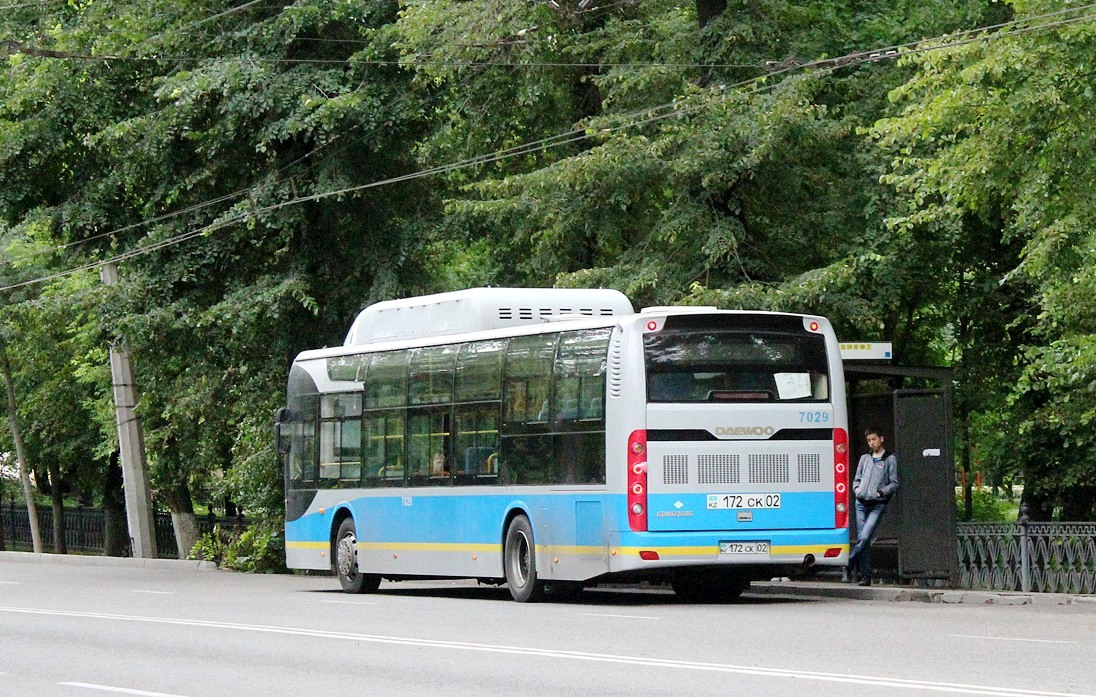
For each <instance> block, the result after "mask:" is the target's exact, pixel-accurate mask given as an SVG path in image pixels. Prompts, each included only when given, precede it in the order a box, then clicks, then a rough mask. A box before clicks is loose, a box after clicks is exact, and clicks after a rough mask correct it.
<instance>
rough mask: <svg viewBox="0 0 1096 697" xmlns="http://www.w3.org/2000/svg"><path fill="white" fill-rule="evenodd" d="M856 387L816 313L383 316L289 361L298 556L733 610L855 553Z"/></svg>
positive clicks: (490, 295) (574, 295) (488, 296)
mask: <svg viewBox="0 0 1096 697" xmlns="http://www.w3.org/2000/svg"><path fill="white" fill-rule="evenodd" d="M844 385H845V383H844V378H843V374H842V368H841V359H840V355H839V351H838V344H837V341H836V339H835V337H834V334H833V331H832V329H831V327H830V324H829V322H828V321H827V320H826V319H825V318H823V317H818V316H811V315H797V314H783V313H772V312H743V311H720V310H716V309H715V308H697V307H658V308H648V309H645V310H643V311H642V312H635V311H634V310H633V308H632V306H631V303H630V302H629V301H628V299H627V298H625V297H624V296H623V295H622V294H621V293H619V292H617V291H613V290H575V289H538V288H475V289H470V290H465V291H457V292H454V293H441V294H437V295H430V296H423V297H418V298H409V299H404V300H395V301H386V302H382V303H378V304H376V305H372V306H370V307H367V308H366V309H365V310H363V311H362V312H361V314H360V315H359V316H358V317H357V319H356V320H355V322H354V324H353V326H352V328H351V330H350V332H349V333H348V335H347V337H346V341H345V343H344V345H342V346H339V347H335V348H325V349H319V350H311V351H305V352H303V353H301V354H300V355H299V356H297V358H296V359H295V360H294V362H293V366H292V368H291V371H290V375H289V384H288V390H287V404H286V407H285V409H283V410H280V411H279V415H278V424H277V433H278V442H279V451H280V453H281V454H282V456H283V458H284V464H285V486H286V526H285V535H286V563H287V565H288V566H289V567H290V568H294V569H320V570H331V569H334V570H335V572H336V573H337V575H338V578H339V581H340V583H341V585H342V588H343V589H344V590H345V591H347V592H352V593H353V592H369V591H373V590H376V589H377V588H378V587H379V584H380V582H381V580H382V579H389V580H401V579H410V578H471V579H479V580H480V581H482V582H485V583H494V584H503V583H505V584H506V585H507V586H508V588H509V590H510V593H511V595H512V596H513V598H514V599H515V600H518V601H530V600H537V599H540V598H542V597H544V595H545V594H546V593H548V594H552V593H561V594H562V593H573V592H575V591H578V590H580V589H582V588H583V587H584V586H587V585H594V584H597V583H599V582H604V581H635V580H643V579H646V580H652V581H656V582H665V583H669V584H670V585H671V587H672V588H673V589H674V590H675V591H676V592H677V593H678V594H679V595H682V596H684V597H688V598H690V599H705V598H708V599H712V600H719V599H728V598H734V597H737V596H738V595H739V594H740V593H741V592H742V591H743V590H745V589H746V588H747V587H748V585H749V582H750V580H751V579H756V578H761V577H768V576H770V575H782V574H787V573H789V571H790V570H791V569H792V568H793V567H803V566H810V565H812V564H820V565H831V566H838V565H843V564H845V563H846V562H847V560H848V552H849V546H848V530H847V527H848V522H849V514H848V492H847V489H848V467H849V454H848V450H849V442H848V425H847V416H846V408H845V392H844Z"/></svg>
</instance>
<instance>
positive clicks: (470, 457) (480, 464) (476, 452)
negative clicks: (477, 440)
mask: <svg viewBox="0 0 1096 697" xmlns="http://www.w3.org/2000/svg"><path fill="white" fill-rule="evenodd" d="M494 453H495V449H494V448H492V447H489V446H482V445H480V446H473V447H471V448H465V450H464V470H463V471H464V474H478V473H480V472H484V471H486V469H487V458H489V457H491V455H493V454H494Z"/></svg>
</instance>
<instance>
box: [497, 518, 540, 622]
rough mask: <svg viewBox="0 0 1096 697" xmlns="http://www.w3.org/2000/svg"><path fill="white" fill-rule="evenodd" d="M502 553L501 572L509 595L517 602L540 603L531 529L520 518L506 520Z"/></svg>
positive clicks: (525, 521) (527, 522)
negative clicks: (507, 521)
mask: <svg viewBox="0 0 1096 697" xmlns="http://www.w3.org/2000/svg"><path fill="white" fill-rule="evenodd" d="M502 550H503V551H502V557H503V560H502V565H503V572H504V573H505V574H506V585H507V587H509V589H510V596H511V597H512V598H513V599H514V600H516V601H518V602H519V603H528V602H536V601H538V600H541V599H542V598H543V597H544V581H541V580H540V579H539V578H537V548H536V544H535V543H534V542H533V526H532V525H530V523H529V519H528V518H526V517H525V516H524V515H518V516H515V517H514V519H513V520H511V521H510V525H509V526H508V527H507V528H506V542H505V544H504V545H503V548H502Z"/></svg>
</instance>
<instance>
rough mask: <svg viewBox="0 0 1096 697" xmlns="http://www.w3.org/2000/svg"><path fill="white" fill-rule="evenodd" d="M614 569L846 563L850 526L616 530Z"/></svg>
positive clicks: (611, 550)
mask: <svg viewBox="0 0 1096 697" xmlns="http://www.w3.org/2000/svg"><path fill="white" fill-rule="evenodd" d="M610 540H611V541H610V546H609V567H610V572H631V571H642V570H645V569H646V570H655V569H660V568H664V569H669V568H678V567H690V566H691V567H696V566H736V565H741V566H788V567H797V566H798V567H809V566H831V567H832V566H845V565H847V564H848V562H849V540H848V534H847V533H846V531H844V530H837V531H834V530H823V531H810V530H808V531H802V530H800V531H793V532H788V531H772V530H768V531H765V530H759V531H756V532H754V533H746V534H741V533H736V534H735V535H718V534H713V533H705V532H697V533H633V532H625V533H613V534H612V535H611V536H610Z"/></svg>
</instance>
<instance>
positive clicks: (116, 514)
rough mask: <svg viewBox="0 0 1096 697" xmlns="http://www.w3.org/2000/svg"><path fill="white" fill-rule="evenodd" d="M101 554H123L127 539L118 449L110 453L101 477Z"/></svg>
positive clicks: (116, 555)
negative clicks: (102, 520) (102, 524)
mask: <svg viewBox="0 0 1096 697" xmlns="http://www.w3.org/2000/svg"><path fill="white" fill-rule="evenodd" d="M103 514H104V518H105V520H104V526H105V528H106V529H105V530H104V531H103V554H105V555H106V556H108V557H121V556H124V555H125V549H126V542H128V541H129V526H128V525H127V520H126V500H125V494H124V493H123V492H122V466H121V465H120V464H119V463H118V451H117V450H115V451H114V452H112V453H111V454H110V461H109V462H108V463H107V469H106V475H105V476H104V477H103Z"/></svg>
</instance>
